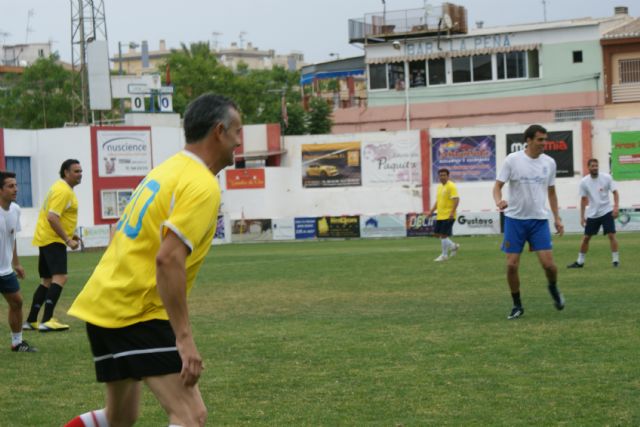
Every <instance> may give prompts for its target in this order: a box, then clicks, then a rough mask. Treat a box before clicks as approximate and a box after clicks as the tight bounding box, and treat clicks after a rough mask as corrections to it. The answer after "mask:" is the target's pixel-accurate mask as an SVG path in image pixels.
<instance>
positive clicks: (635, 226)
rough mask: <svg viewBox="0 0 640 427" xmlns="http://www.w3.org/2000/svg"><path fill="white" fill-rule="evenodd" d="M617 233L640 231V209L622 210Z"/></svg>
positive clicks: (617, 224) (617, 220)
mask: <svg viewBox="0 0 640 427" xmlns="http://www.w3.org/2000/svg"><path fill="white" fill-rule="evenodd" d="M616 231H640V209H638V208H636V209H633V208H628V209H620V214H619V215H618V218H617V219H616Z"/></svg>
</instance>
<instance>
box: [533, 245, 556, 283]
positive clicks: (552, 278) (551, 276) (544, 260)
mask: <svg viewBox="0 0 640 427" xmlns="http://www.w3.org/2000/svg"><path fill="white" fill-rule="evenodd" d="M536 254H537V255H538V260H539V261H540V265H542V268H543V269H544V274H545V275H546V276H547V280H548V281H549V283H556V282H557V281H558V267H556V265H555V264H554V262H553V252H551V250H548V251H537V252H536Z"/></svg>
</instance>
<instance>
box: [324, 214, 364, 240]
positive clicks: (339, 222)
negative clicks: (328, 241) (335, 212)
mask: <svg viewBox="0 0 640 427" xmlns="http://www.w3.org/2000/svg"><path fill="white" fill-rule="evenodd" d="M317 230H318V237H342V238H347V237H360V217H358V216H356V215H354V216H323V217H320V218H318V220H317Z"/></svg>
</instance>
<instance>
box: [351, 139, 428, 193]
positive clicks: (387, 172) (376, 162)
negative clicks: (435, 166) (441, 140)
mask: <svg viewBox="0 0 640 427" xmlns="http://www.w3.org/2000/svg"><path fill="white" fill-rule="evenodd" d="M362 180H363V182H364V185H376V184H398V183H406V184H408V183H414V182H422V168H421V167H420V141H419V140H418V139H417V138H416V140H415V141H406V140H399V141H396V140H394V141H391V142H368V143H363V146H362Z"/></svg>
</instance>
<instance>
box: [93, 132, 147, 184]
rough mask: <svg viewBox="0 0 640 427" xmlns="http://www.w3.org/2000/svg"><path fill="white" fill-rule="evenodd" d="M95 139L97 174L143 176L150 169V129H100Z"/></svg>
mask: <svg viewBox="0 0 640 427" xmlns="http://www.w3.org/2000/svg"><path fill="white" fill-rule="evenodd" d="M96 140H97V146H98V153H97V154H98V175H99V176H101V177H113V176H144V175H146V174H147V173H149V171H151V168H152V161H151V130H111V129H109V130H105V129H101V130H98V131H97V132H96Z"/></svg>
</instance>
